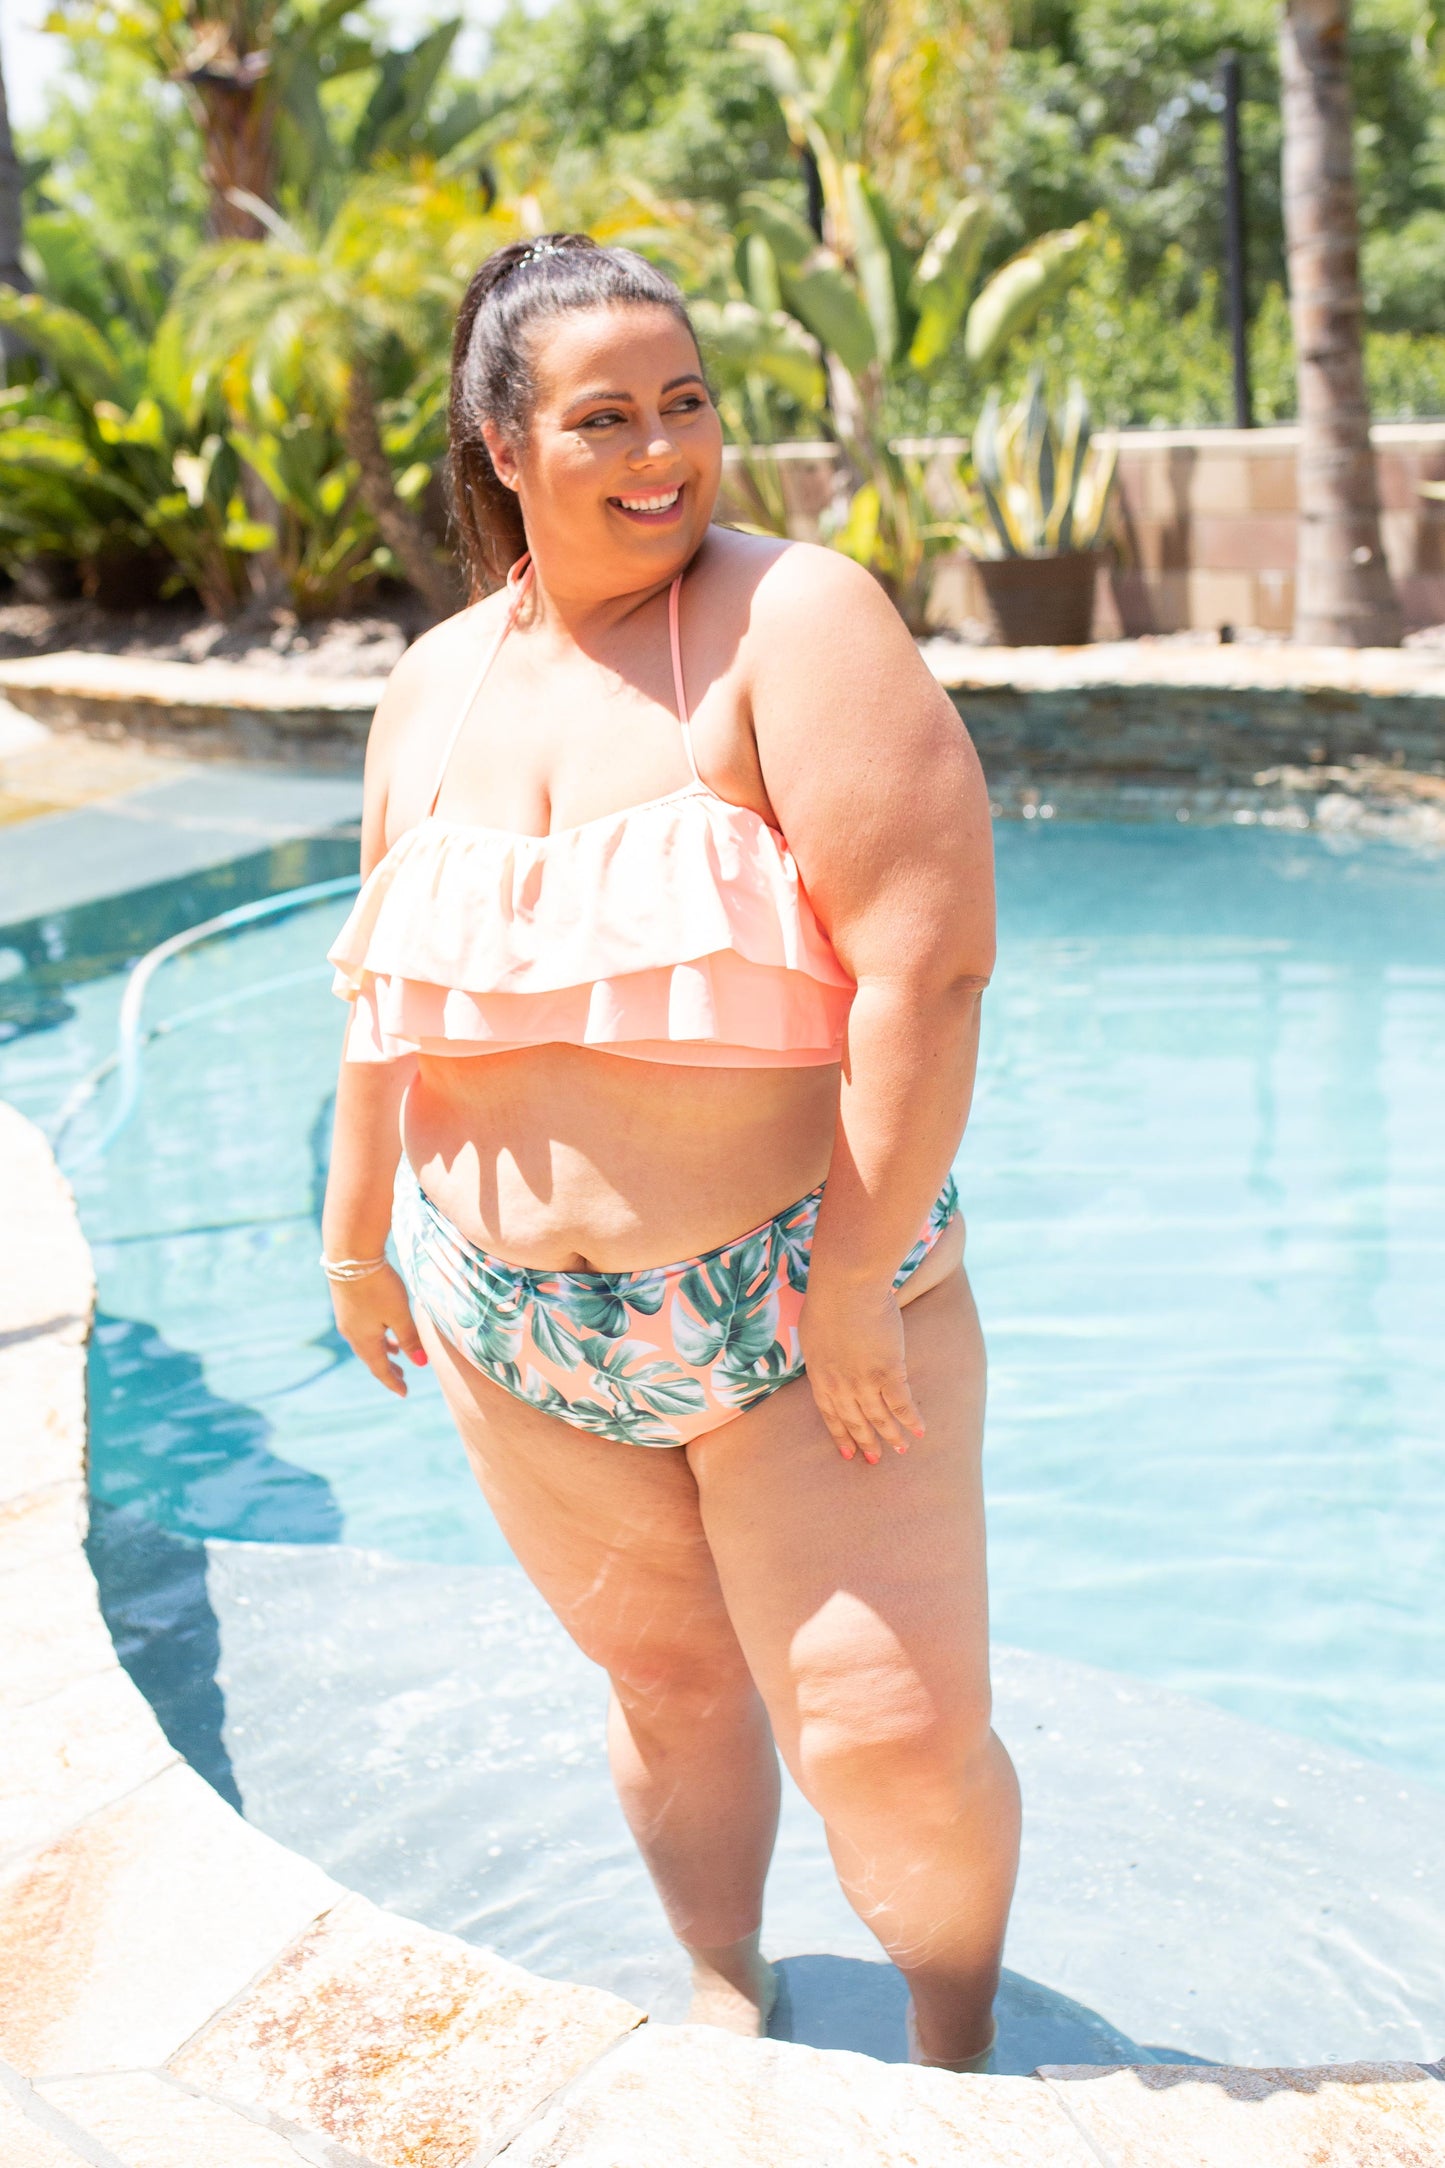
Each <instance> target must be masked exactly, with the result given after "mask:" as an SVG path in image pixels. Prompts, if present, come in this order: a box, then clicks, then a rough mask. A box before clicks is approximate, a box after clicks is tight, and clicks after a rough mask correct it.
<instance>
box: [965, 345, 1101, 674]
mask: <svg viewBox="0 0 1445 2168" xmlns="http://www.w3.org/2000/svg"><path fill="white" fill-rule="evenodd" d="M1114 464H1115V454H1114V450H1113V447H1112V446H1110V447H1109V448H1108V449H1107V450H1105V449H1104V448H1103V447H1102V446H1101V445H1099V444H1096V443H1094V442H1093V441H1092V431H1091V428H1090V420H1089V402H1088V400H1087V399H1086V398H1085V397H1084V394H1083V392H1082V390H1081V389H1080V388H1079V386H1078V385H1077V384H1071V385H1070V387H1069V392H1068V396H1067V398H1066V399H1065V401H1064V404H1063V406H1062V407H1061V408H1059V409H1058V410H1057V411H1055V412H1050V409H1049V404H1048V400H1047V399H1046V397H1045V395H1044V383H1043V376H1042V374H1041V372H1040V371H1038V370H1035V371H1034V373H1033V375H1032V376H1031V377H1030V378H1029V382H1028V387H1027V389H1026V390H1025V392H1024V394H1023V396H1022V398H1020V399H1019V400H1017V401H1016V402H1015V403H1014V405H1012V406H1010V407H1001V406H1000V404H999V399H998V394H997V393H996V392H990V394H989V397H988V399H987V401H986V403H985V405H984V409H983V412H982V413H981V414H980V416H979V418H978V426H977V428H976V429H975V430H974V433H973V471H974V478H975V483H976V488H977V497H976V499H975V503H976V504H977V505H978V510H977V511H976V512H975V513H974V515H973V516H972V517H971V518H969V519H967V520H961V521H959V522H958V523H957V527H956V530H955V531H956V533H957V537H958V540H959V541H960V542H961V543H962V544H963V546H964V548H965V549H966V550H967V551H968V552H969V554H970V555H971V556H972V558H973V560H974V563H975V565H976V567H977V570H978V575H979V581H980V584H981V586H982V588H983V592H984V597H985V600H986V601H987V604H988V610H989V616H990V618H991V620H992V623H993V628H994V632H995V634H996V636H997V638H998V639H999V640H1000V641H1001V642H1002V643H1003V644H1004V646H1006V647H1045V646H1048V647H1052V646H1059V647H1079V646H1082V645H1083V644H1084V642H1085V641H1087V639H1088V638H1089V629H1090V626H1091V624H1092V622H1093V615H1094V584H1095V579H1096V576H1097V573H1098V569H1099V562H1100V559H1101V558H1102V556H1103V550H1102V548H1101V546H1100V537H1101V535H1102V533H1103V528H1104V522H1105V520H1106V519H1107V517H1108V512H1109V503H1110V497H1111V493H1112V490H1113V485H1114Z"/></svg>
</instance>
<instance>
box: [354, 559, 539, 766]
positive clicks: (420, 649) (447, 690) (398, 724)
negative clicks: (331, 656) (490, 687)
mask: <svg viewBox="0 0 1445 2168" xmlns="http://www.w3.org/2000/svg"><path fill="white" fill-rule="evenodd" d="M506 607H507V598H506V596H505V594H501V593H498V594H495V595H488V596H486V597H485V599H484V600H483V601H481V602H474V603H471V604H470V605H469V606H468V607H467V608H466V609H464V610H458V611H457V612H456V613H455V615H454V616H451V617H444V618H443V619H442V620H441V622H440V623H439V624H436V625H432V626H430V627H429V628H428V630H427V631H426V632H424V633H422V634H421V635H420V636H419V637H418V638H417V639H415V640H413V641H412V643H411V645H410V647H408V648H407V649H406V650H405V651H404V653H403V654H402V656H401V657H400V659H399V661H398V662H397V663H396V665H395V667H394V668H393V670H392V673H391V675H390V677H389V678H388V679H387V681H386V685H385V688H384V689H383V692H382V695H381V699H380V701H379V702H378V703H377V709H376V714H375V716H374V717H373V719H372V725H371V746H372V748H373V750H374V751H375V752H378V753H381V754H383V755H384V754H385V753H386V751H387V749H388V748H389V747H392V746H394V745H395V744H396V743H397V742H399V741H400V740H401V739H403V738H410V737H411V736H412V734H413V726H416V727H417V729H418V730H419V731H420V732H422V733H427V732H432V733H434V732H435V728H436V721H437V718H438V716H439V715H440V714H442V713H443V712H445V713H446V714H450V713H451V711H452V709H454V708H456V707H457V706H459V705H460V703H461V701H462V700H463V699H464V698H465V694H466V684H467V678H468V673H469V672H470V671H471V670H472V669H473V668H474V667H475V666H476V664H477V662H478V661H479V659H480V657H481V654H482V652H483V649H484V646H485V643H486V642H487V640H488V639H489V638H490V637H491V635H492V633H493V630H494V628H495V627H496V626H497V625H499V624H500V623H501V620H502V617H503V615H504V614H505V611H506Z"/></svg>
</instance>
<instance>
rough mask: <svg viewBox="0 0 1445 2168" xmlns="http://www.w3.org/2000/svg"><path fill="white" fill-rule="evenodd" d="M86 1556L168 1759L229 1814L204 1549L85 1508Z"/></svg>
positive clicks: (136, 1517)
mask: <svg viewBox="0 0 1445 2168" xmlns="http://www.w3.org/2000/svg"><path fill="white" fill-rule="evenodd" d="M86 1555H87V1556H88V1558H89V1560H90V1568H91V1571H92V1573H93V1574H94V1575H95V1578H96V1583H97V1585H98V1587H99V1589H100V1608H101V1614H102V1616H103V1617H104V1619H105V1623H106V1625H107V1627H108V1628H109V1630H110V1637H111V1639H112V1641H113V1642H114V1643H115V1650H116V1654H117V1656H119V1658H120V1660H121V1662H122V1663H123V1664H124V1666H125V1668H126V1670H127V1671H128V1672H129V1673H130V1675H131V1677H132V1679H134V1681H135V1683H136V1685H137V1686H138V1687H139V1688H140V1690H141V1692H142V1693H143V1694H144V1695H145V1698H146V1700H147V1701H148V1702H149V1703H150V1705H151V1707H152V1709H154V1711H155V1715H156V1721H157V1723H158V1724H159V1725H160V1727H161V1730H162V1731H163V1732H164V1733H165V1735H166V1737H167V1738H168V1739H169V1740H170V1743H171V1745H172V1746H173V1747H174V1748H175V1750H176V1752H177V1753H178V1754H183V1755H184V1756H185V1758H186V1760H187V1761H188V1762H189V1763H190V1765H191V1767H192V1768H193V1769H194V1770H195V1771H196V1772H197V1774H198V1775H199V1776H203V1777H204V1778H205V1780H206V1782H207V1783H208V1784H210V1785H212V1786H214V1788H215V1790H216V1791H218V1792H219V1793H220V1795H221V1797H222V1798H223V1799H224V1800H226V1801H227V1802H228V1803H229V1804H230V1805H231V1806H233V1807H235V1808H236V1809H237V1810H238V1811H239V1810H240V1808H241V1792H240V1787H239V1786H238V1785H237V1783H236V1776H235V1771H234V1770H233V1769H232V1767H231V1757H230V1755H229V1754H228V1753H227V1751H226V1744H225V1740H224V1738H223V1736H222V1726H223V1724H224V1722H225V1717H226V1703H225V1697H224V1696H223V1694H222V1692H221V1689H220V1687H219V1686H218V1685H217V1683H216V1671H217V1667H218V1666H219V1663H220V1659H221V1633H220V1627H219V1625H218V1623H217V1620H216V1614H215V1612H214V1611H213V1610H212V1608H211V1599H210V1596H209V1594H208V1592H207V1589H206V1547H205V1545H204V1544H203V1543H197V1542H195V1541H194V1540H193V1539H191V1538H190V1537H187V1536H175V1535H169V1534H167V1532H166V1531H165V1530H164V1529H162V1528H157V1527H156V1526H155V1525H154V1524H153V1523H152V1522H150V1521H148V1520H146V1518H145V1517H144V1515H143V1514H140V1513H136V1512H126V1511H118V1510H117V1509H116V1508H115V1507H113V1506H106V1505H102V1504H101V1503H100V1502H99V1501H96V1502H94V1503H93V1504H92V1507H91V1514H90V1534H89V1536H88V1537H87V1539H86Z"/></svg>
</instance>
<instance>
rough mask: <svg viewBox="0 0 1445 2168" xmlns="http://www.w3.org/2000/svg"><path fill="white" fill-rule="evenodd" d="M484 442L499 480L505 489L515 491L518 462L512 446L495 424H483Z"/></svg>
mask: <svg viewBox="0 0 1445 2168" xmlns="http://www.w3.org/2000/svg"><path fill="white" fill-rule="evenodd" d="M482 442H483V443H484V444H485V445H486V447H487V454H488V457H489V458H490V459H491V462H492V468H493V471H494V472H495V474H496V477H497V480H498V481H499V482H500V483H501V484H502V486H503V488H505V489H515V488H516V486H517V462H516V459H515V457H514V456H513V453H512V447H511V445H510V444H508V442H507V440H506V438H505V437H504V436H503V435H502V432H501V430H500V429H499V428H498V427H497V425H496V423H495V422H483V423H482Z"/></svg>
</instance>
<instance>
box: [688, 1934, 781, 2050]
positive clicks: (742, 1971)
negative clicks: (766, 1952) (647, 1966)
mask: <svg viewBox="0 0 1445 2168" xmlns="http://www.w3.org/2000/svg"><path fill="white" fill-rule="evenodd" d="M688 1956H689V1957H690V1958H691V1959H692V2005H691V2008H690V2009H689V2011H688V2013H687V2021H688V2023H689V2024H690V2025H716V2026H718V2027H719V2028H720V2029H721V2030H722V2031H723V2032H730V2033H741V2034H742V2035H743V2037H744V2038H745V2039H748V2040H761V2039H762V2037H763V2035H764V2034H765V2033H766V2031H767V2029H768V2019H769V2018H770V2017H771V2015H772V2012H773V2005H774V2004H775V2003H776V2002H777V1999H778V1976H777V1974H776V1973H775V1972H774V1970H773V1968H772V1966H771V1965H770V1964H769V1963H768V1961H767V1959H766V1958H765V1957H764V1956H763V1955H762V1954H761V1952H760V1951H759V1949H758V1938H757V1936H756V1935H749V1936H748V1938H747V1940H746V1941H745V1942H734V1943H730V1944H729V1945H728V1946H727V1947H726V1948H725V1949H721V1950H689V1951H688Z"/></svg>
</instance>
